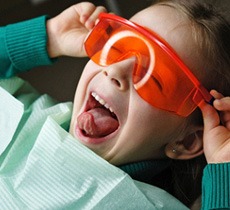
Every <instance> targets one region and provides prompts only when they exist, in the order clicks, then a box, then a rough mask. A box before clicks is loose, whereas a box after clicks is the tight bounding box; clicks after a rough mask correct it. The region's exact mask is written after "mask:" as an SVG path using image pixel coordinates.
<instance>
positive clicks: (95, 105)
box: [77, 92, 119, 138]
mask: <svg viewBox="0 0 230 210" xmlns="http://www.w3.org/2000/svg"><path fill="white" fill-rule="evenodd" d="M77 123H78V127H79V128H80V130H81V132H82V134H83V135H85V136H86V137H90V138H102V137H105V136H107V135H109V134H111V133H113V132H114V131H116V130H117V129H118V127H119V122H118V119H117V116H116V114H115V113H114V111H113V109H112V107H110V106H109V104H108V103H107V102H106V101H104V100H103V99H102V98H101V97H100V96H99V95H97V94H96V93H95V92H92V93H91V95H90V96H89V99H88V101H87V104H86V110H85V111H84V112H83V113H82V114H80V115H79V117H78V119H77Z"/></svg>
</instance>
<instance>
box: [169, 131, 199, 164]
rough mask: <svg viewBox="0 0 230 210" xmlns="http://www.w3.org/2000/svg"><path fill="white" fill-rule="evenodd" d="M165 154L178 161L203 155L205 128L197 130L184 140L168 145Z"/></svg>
mask: <svg viewBox="0 0 230 210" xmlns="http://www.w3.org/2000/svg"><path fill="white" fill-rule="evenodd" d="M165 154H166V155H167V156H168V157H169V158H171V159H178V160H188V159H192V158H195V157H198V156H200V155H201V154H203V128H199V129H196V130H195V131H194V132H192V133H190V134H188V135H187V136H185V137H184V138H183V139H182V140H179V141H174V142H170V143H169V144H167V145H166V147H165Z"/></svg>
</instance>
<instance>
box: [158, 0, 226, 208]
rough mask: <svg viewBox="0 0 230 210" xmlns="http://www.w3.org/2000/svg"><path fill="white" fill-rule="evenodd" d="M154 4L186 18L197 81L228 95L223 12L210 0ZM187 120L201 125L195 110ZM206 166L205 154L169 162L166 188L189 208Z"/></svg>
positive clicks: (171, 1) (166, 1) (198, 193)
mask: <svg viewBox="0 0 230 210" xmlns="http://www.w3.org/2000/svg"><path fill="white" fill-rule="evenodd" d="M155 4H157V5H165V6H169V7H172V8H175V9H176V10H177V11H178V12H179V13H180V15H182V16H183V17H185V18H186V19H188V24H189V26H190V28H191V33H192V35H193V39H194V43H195V44H196V45H197V53H199V56H200V57H201V59H202V62H203V65H202V66H203V69H202V72H200V74H201V75H202V78H199V79H200V81H201V82H202V84H203V85H204V86H205V87H206V88H207V89H208V90H211V89H216V90H217V91H219V92H221V93H222V94H223V95H229V90H230V42H229V37H230V23H229V22H228V20H227V17H225V14H224V11H221V10H220V8H217V7H215V8H214V6H213V5H211V4H210V1H209V4H208V3H205V2H204V1H200V0H199V1H198V0H159V1H157V3H156V2H155V3H154V5H155ZM197 71H199V70H197ZM200 71H201V70H200ZM188 120H189V122H188V123H187V124H188V126H189V123H190V125H191V123H193V124H199V125H203V120H202V116H201V112H200V111H199V110H198V109H197V110H196V111H195V112H194V113H193V114H192V115H191V116H190V117H189V119H188ZM205 165H206V161H205V158H204V155H202V156H199V157H197V158H194V159H191V160H186V161H178V160H173V161H172V165H171V174H172V177H171V178H172V179H171V180H172V182H171V183H170V184H171V187H166V188H168V191H170V193H172V194H173V195H174V196H175V197H177V198H178V199H179V200H180V201H182V202H183V203H184V204H185V205H187V206H188V207H190V206H191V204H192V203H193V202H194V201H195V200H196V199H197V198H198V197H199V196H200V194H201V186H202V185H201V180H202V173H203V169H204V167H205Z"/></svg>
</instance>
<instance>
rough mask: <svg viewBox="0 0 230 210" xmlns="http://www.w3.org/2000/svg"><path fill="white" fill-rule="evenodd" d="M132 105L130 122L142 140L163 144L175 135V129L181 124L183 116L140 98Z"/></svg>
mask: <svg viewBox="0 0 230 210" xmlns="http://www.w3.org/2000/svg"><path fill="white" fill-rule="evenodd" d="M132 107H133V114H132V116H133V117H132V118H131V119H130V123H134V124H136V126H135V128H134V132H135V133H136V135H137V136H139V139H141V135H142V140H145V141H151V142H154V144H156V145H158V146H160V145H161V146H162V145H165V144H166V143H168V142H169V141H170V140H171V139H172V138H173V137H176V134H177V130H179V129H180V127H181V125H182V124H183V118H181V117H179V116H177V115H174V114H172V113H169V112H166V111H163V110H160V109H157V108H155V107H153V106H151V105H149V104H148V103H147V102H145V101H144V100H142V99H141V98H140V99H139V100H137V99H136V100H135V102H134V103H133V105H132ZM140 141H141V140H140ZM142 143H145V142H142Z"/></svg>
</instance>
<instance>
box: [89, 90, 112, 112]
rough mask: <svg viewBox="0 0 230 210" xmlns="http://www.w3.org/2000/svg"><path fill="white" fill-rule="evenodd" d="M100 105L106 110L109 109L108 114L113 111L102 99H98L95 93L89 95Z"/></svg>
mask: <svg viewBox="0 0 230 210" xmlns="http://www.w3.org/2000/svg"><path fill="white" fill-rule="evenodd" d="M91 95H92V96H93V97H94V98H95V99H96V100H97V101H98V102H99V103H100V104H101V105H103V106H104V107H105V108H106V109H109V111H110V112H113V109H112V108H111V107H110V106H109V104H107V103H106V102H105V101H104V99H102V98H100V96H99V95H97V94H96V93H95V92H92V94H91Z"/></svg>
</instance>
